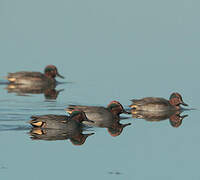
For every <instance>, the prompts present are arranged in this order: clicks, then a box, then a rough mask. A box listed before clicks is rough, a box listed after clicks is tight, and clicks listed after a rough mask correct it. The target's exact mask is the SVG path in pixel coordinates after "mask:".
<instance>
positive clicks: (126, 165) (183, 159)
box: [0, 0, 200, 180]
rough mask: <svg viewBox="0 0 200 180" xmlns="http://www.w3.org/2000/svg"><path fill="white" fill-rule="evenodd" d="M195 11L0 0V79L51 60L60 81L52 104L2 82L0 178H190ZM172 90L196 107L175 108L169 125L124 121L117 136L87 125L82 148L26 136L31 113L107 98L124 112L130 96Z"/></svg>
mask: <svg viewBox="0 0 200 180" xmlns="http://www.w3.org/2000/svg"><path fill="white" fill-rule="evenodd" d="M199 7H200V1H196V0H168V1H161V0H152V1H148V0H142V1H139V0H134V1H129V0H125V1H118V0H117V1H116V0H110V1H106V0H102V1H96V0H86V1H81V0H78V1H72V0H69V1H64V0H59V1H49V0H43V1H39V0H35V1H27V0H18V1H14V0H10V1H7V0H1V1H0V24H1V28H0V49H1V51H0V62H1V66H0V76H1V78H0V79H1V82H5V81H4V80H3V77H4V76H6V75H7V73H8V72H16V71H20V70H28V71H43V69H44V67H45V66H46V65H48V64H54V65H56V66H57V68H58V70H59V72H60V74H62V75H63V76H65V77H66V78H65V80H64V81H66V82H68V83H66V84H61V85H59V86H57V87H56V89H57V90H59V89H64V91H62V92H60V93H59V95H58V96H57V99H54V100H51V99H50V100H49V99H46V98H45V96H44V94H18V93H8V91H7V90H6V89H5V88H6V86H7V85H5V84H3V83H2V85H1V86H0V178H1V179H4V180H11V179H21V180H25V179H30V180H40V179H49V180H53V179H139V180H141V179H152V180H158V179H159V180H160V179H166V180H169V179H170V180H175V179H176V180H177V179H182V180H187V179H193V180H197V179H199V178H200V172H199V163H200V156H199V152H200V119H199V115H200V111H199V110H198V109H200V102H199V99H200V95H199V91H200V83H199V77H200V76H199V75H200V71H199V67H200V60H199V59H200V54H199V43H200V36H199V32H200V23H199V17H200V11H199ZM58 80H59V79H58ZM60 81H62V80H60ZM174 91H177V92H179V93H181V94H182V96H183V99H184V101H185V102H186V103H188V104H189V105H190V106H189V107H190V108H196V109H197V110H193V111H187V112H184V113H183V114H188V117H186V118H185V119H184V120H183V122H182V124H181V126H180V127H178V128H174V127H172V126H171V125H170V123H169V121H168V120H165V121H160V122H147V121H145V120H143V119H132V118H131V117H130V118H129V119H127V120H124V122H123V123H129V122H131V123H132V124H131V125H130V126H128V127H126V128H124V130H123V132H122V133H121V135H119V136H117V137H112V136H110V134H109V133H108V131H107V129H106V128H92V129H91V132H94V133H95V134H94V135H92V136H90V137H88V139H87V140H86V142H85V143H84V144H83V145H81V146H75V145H73V144H72V143H71V141H70V140H61V141H42V140H41V141H34V140H31V138H30V135H29V131H30V129H31V128H30V126H29V124H28V121H29V120H30V116H31V115H37V114H65V112H64V108H66V107H67V106H68V105H69V104H86V105H102V106H106V105H107V104H108V103H109V102H110V101H112V100H118V101H120V102H121V103H122V104H123V105H124V107H125V108H128V105H129V104H130V99H133V98H142V97H148V96H158V97H164V98H169V96H170V94H171V93H172V92H174Z"/></svg>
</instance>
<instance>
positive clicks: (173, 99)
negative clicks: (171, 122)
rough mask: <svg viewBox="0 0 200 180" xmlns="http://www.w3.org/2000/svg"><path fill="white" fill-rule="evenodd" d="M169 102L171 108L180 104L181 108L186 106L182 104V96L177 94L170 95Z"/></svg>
mask: <svg viewBox="0 0 200 180" xmlns="http://www.w3.org/2000/svg"><path fill="white" fill-rule="evenodd" d="M169 102H170V104H171V105H172V106H179V105H181V104H182V105H183V106H188V105H187V104H186V103H184V102H183V99H182V96H181V95H180V94H179V93H177V92H175V93H172V94H171V96H170V98H169Z"/></svg>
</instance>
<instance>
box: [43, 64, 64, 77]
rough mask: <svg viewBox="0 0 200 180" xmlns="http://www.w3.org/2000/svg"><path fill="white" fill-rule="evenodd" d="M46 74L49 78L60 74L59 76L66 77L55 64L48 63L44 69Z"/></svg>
mask: <svg viewBox="0 0 200 180" xmlns="http://www.w3.org/2000/svg"><path fill="white" fill-rule="evenodd" d="M44 74H45V76H47V77H49V78H55V77H56V76H58V77H60V78H62V79H64V77H63V76H61V75H60V74H59V73H58V69H57V67H56V66H54V65H48V66H46V67H45V69H44Z"/></svg>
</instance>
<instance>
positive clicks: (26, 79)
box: [6, 65, 64, 86]
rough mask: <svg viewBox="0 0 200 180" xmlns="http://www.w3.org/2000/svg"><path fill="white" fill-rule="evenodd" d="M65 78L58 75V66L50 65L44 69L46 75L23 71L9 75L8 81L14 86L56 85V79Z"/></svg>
mask: <svg viewBox="0 0 200 180" xmlns="http://www.w3.org/2000/svg"><path fill="white" fill-rule="evenodd" d="M56 76H58V77H60V78H64V77H63V76H61V75H60V74H59V73H58V70H57V68H56V66H54V65H48V66H46V67H45V69H44V73H41V72H28V71H21V72H16V73H8V76H7V77H6V79H7V80H8V81H9V82H10V83H14V84H28V85H40V86H41V85H44V86H46V85H52V84H56V83H57V81H56V80H55V77H56Z"/></svg>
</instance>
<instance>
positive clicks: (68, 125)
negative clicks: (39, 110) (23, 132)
mask: <svg viewBox="0 0 200 180" xmlns="http://www.w3.org/2000/svg"><path fill="white" fill-rule="evenodd" d="M31 119H32V120H30V124H31V125H32V126H33V127H40V128H44V129H59V130H62V129H74V128H79V127H80V125H81V124H80V123H78V122H76V121H74V120H70V117H69V116H65V115H54V114H48V115H41V116H31Z"/></svg>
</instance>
